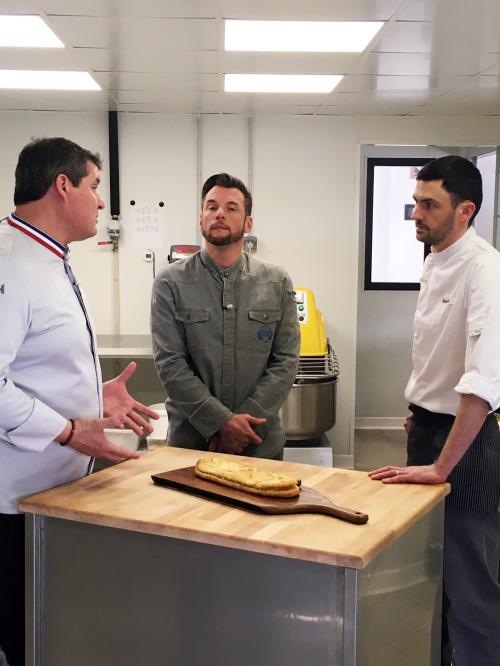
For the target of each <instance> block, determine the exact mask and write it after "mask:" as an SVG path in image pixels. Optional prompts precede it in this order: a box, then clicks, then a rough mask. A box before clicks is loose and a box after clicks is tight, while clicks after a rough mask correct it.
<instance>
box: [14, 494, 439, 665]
mask: <svg viewBox="0 0 500 666" xmlns="http://www.w3.org/2000/svg"><path fill="white" fill-rule="evenodd" d="M27 522H28V526H27V536H28V552H27V573H28V584H27V601H28V604H27V608H28V612H27V633H28V638H27V647H28V651H27V654H28V657H27V662H26V663H27V666H160V665H161V666H167V665H168V666H212V665H217V666H229V665H231V666H255V665H256V664H259V666H298V665H299V664H300V665H301V666H302V665H303V664H308V665H310V666H382V665H383V666H400V664H401V663H405V664H409V663H411V662H408V661H404V660H403V661H401V645H399V644H398V627H397V626H394V627H391V628H390V629H391V631H390V633H391V635H392V637H393V639H394V640H393V648H392V653H391V646H390V645H388V641H387V639H386V638H384V640H383V655H384V657H383V659H384V660H383V661H381V660H380V654H379V653H378V649H379V647H380V645H378V643H379V641H378V639H377V636H378V637H385V636H386V634H387V629H386V628H384V624H386V619H387V614H386V609H387V608H389V607H390V604H391V603H394V600H395V599H396V598H397V600H398V601H397V603H398V604H400V605H401V608H402V609H404V608H405V607H407V608H411V606H412V603H413V590H414V585H409V584H408V582H409V581H408V579H407V578H406V579H404V580H400V579H399V578H398V576H397V575H396V574H394V575H393V574H392V573H391V571H392V570H391V569H390V567H394V566H398V565H397V562H398V549H399V552H403V555H404V553H405V552H406V551H405V548H406V549H407V550H408V552H410V551H411V552H412V553H413V554H414V553H415V552H417V553H420V554H419V555H418V557H423V558H424V559H419V560H418V562H416V563H415V564H414V566H413V568H412V572H413V575H414V578H415V581H416V583H415V584H416V585H424V586H427V588H429V590H430V593H429V595H428V596H427V597H426V598H428V599H432V603H434V600H435V599H436V598H438V597H439V578H440V563H439V546H440V538H441V532H442V526H441V523H442V515H441V507H438V508H437V509H435V510H434V511H433V512H432V513H431V514H429V515H428V516H427V517H425V518H424V519H423V520H422V521H421V522H420V523H418V524H417V525H416V526H415V527H414V528H412V529H411V530H409V531H408V532H407V533H406V534H405V535H404V536H403V537H402V539H400V540H399V541H398V542H396V543H395V544H394V545H393V546H392V547H390V548H389V549H388V550H387V551H385V552H384V553H383V554H381V555H380V556H379V557H378V558H377V559H376V560H375V561H374V562H373V563H372V564H371V565H370V566H368V567H367V568H366V569H364V570H360V571H356V570H354V569H348V568H342V567H333V566H327V565H323V564H316V563H311V562H305V561H301V560H295V559H289V558H284V557H273V556H270V555H262V554H258V553H251V552H247V551H243V550H236V549H230V548H221V547H217V546H212V545H206V544H201V543H195V542H188V541H182V540H177V539H171V538H166V537H159V536H154V535H149V534H141V533H138V532H129V531H124V530H117V529H113V528H105V527H97V526H93V525H88V524H83V523H76V522H71V521H65V520H59V519H54V518H39V517H31V518H30V520H28V521H27ZM325 523H326V521H325ZM326 524H327V523H326ZM360 529H362V527H361V528H360ZM412 535H413V536H412ZM423 536H425V544H424V543H421V542H422V537H423ZM429 536H431V537H432V538H431V540H429V538H428V537H429ZM412 539H413V541H412ZM417 541H418V542H419V543H420V546H419V545H418V544H417ZM429 543H432V544H433V549H431V550H429ZM405 544H406V545H405ZM401 549H402V551H401ZM436 553H437V555H436ZM428 556H429V557H428ZM391 558H392V559H391ZM385 563H388V566H389V569H387V567H386V566H385ZM410 582H411V581H410ZM375 601H376V602H377V603H376V604H375V611H374V610H373V604H374V602H375ZM378 603H380V605H377V604H378ZM387 604H389V606H388V605H387ZM405 604H406V606H405ZM377 608H378V609H379V611H378V612H377ZM398 612H401V611H398ZM431 620H432V607H431V606H430V605H429V607H428V608H423V615H422V627H421V628H419V627H415V630H416V631H419V630H420V629H421V632H422V637H421V643H422V644H421V645H420V653H419V654H418V655H417V657H418V658H425V659H427V661H417V662H415V663H416V664H419V665H420V666H422V665H424V664H427V663H429V664H432V665H434V664H437V663H438V661H436V647H435V646H434V647H433V646H432V642H431V638H430V632H429V631H427V629H428V627H429V626H430V625H431ZM389 642H390V641H389ZM432 652H434V655H432ZM391 654H393V658H394V661H391V659H392V657H391ZM356 655H358V656H356ZM422 655H424V657H421V656H422ZM396 659H398V660H396Z"/></svg>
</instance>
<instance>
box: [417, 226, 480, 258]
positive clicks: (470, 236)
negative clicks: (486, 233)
mask: <svg viewBox="0 0 500 666" xmlns="http://www.w3.org/2000/svg"><path fill="white" fill-rule="evenodd" d="M475 235H476V230H475V229H474V227H469V228H468V229H467V231H466V232H465V234H464V235H463V236H460V238H459V239H458V240H456V241H455V242H454V243H452V244H451V245H450V246H449V247H447V248H446V249H444V250H441V252H431V253H429V254H428V259H431V258H432V263H435V262H438V263H441V262H444V261H447V260H448V259H450V258H451V257H456V256H458V255H459V254H460V252H462V251H463V250H464V249H465V248H466V247H467V246H468V245H469V243H470V242H471V241H473V240H474V237H475Z"/></svg>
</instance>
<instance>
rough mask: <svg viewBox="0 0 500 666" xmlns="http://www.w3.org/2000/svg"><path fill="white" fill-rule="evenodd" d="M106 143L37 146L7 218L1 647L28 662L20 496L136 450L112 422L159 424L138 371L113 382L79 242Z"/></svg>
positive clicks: (96, 199) (22, 160)
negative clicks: (88, 296) (77, 267)
mask: <svg viewBox="0 0 500 666" xmlns="http://www.w3.org/2000/svg"><path fill="white" fill-rule="evenodd" d="M100 168H101V161H100V158H99V156H98V155H97V154H94V153H91V152H90V151H88V150H85V149H84V148H81V147H80V146H78V145H77V144H75V143H73V142H72V141H68V140H67V139H63V138H51V139H40V140H35V141H33V142H31V143H30V144H28V145H27V146H25V148H23V150H22V151H21V153H20V155H19V161H18V164H17V168H16V186H15V194H14V202H15V206H16V208H15V211H14V212H13V213H12V214H11V215H9V217H8V218H6V219H5V220H3V221H2V222H1V223H0V322H1V324H2V327H1V335H0V599H1V603H0V648H1V649H3V651H4V652H5V653H6V657H7V660H8V662H9V664H10V666H24V521H23V518H24V517H23V516H22V515H21V514H19V513H18V509H17V503H18V500H19V499H20V498H21V497H23V496H25V495H30V494H33V493H35V492H39V491H43V490H46V489H48V488H51V487H53V486H57V485H60V484H62V483H66V482H68V481H72V480H73V479H76V478H78V477H81V476H83V475H85V474H87V473H88V472H89V470H90V468H91V465H92V460H93V458H94V457H102V458H107V459H109V460H111V461H114V462H119V461H122V460H125V459H127V458H137V457H138V456H137V454H136V453H132V452H131V451H128V450H127V449H124V448H122V447H120V446H116V445H114V444H113V443H112V442H111V441H110V440H109V439H108V438H107V437H106V435H105V434H104V429H105V428H116V427H118V428H131V429H133V430H134V431H135V432H136V433H138V434H141V433H142V432H143V429H145V430H146V431H148V432H150V431H151V430H152V428H151V427H150V425H149V424H148V423H147V422H146V421H145V419H144V418H143V417H142V416H141V413H142V414H144V415H147V416H151V417H153V418H157V415H156V414H155V413H154V412H152V411H151V410H150V409H148V408H147V407H145V406H144V405H142V404H140V403H138V402H136V401H135V400H134V399H133V398H132V397H131V396H130V395H129V394H128V392H127V389H126V382H127V380H128V378H129V377H130V376H131V375H132V374H133V372H134V371H135V364H134V363H131V364H130V365H129V366H128V367H127V368H126V369H125V370H124V371H123V373H122V374H121V375H119V376H118V377H116V378H115V379H113V380H111V381H109V382H106V383H105V384H104V385H103V384H102V382H101V371H100V366H99V360H98V358H97V352H96V341H95V335H94V331H93V326H92V320H91V318H90V315H89V312H88V309H87V306H86V303H85V298H84V296H83V294H82V292H81V290H80V288H79V286H78V283H77V282H76V280H75V278H74V276H73V273H72V272H71V268H70V266H69V263H68V258H69V248H68V245H69V244H70V243H72V242H74V241H80V240H85V239H87V238H90V237H92V236H94V235H95V234H96V232H97V228H96V225H97V218H98V214H99V211H100V210H102V209H103V208H104V202H103V200H102V199H101V196H100V194H99V192H98V186H99V180H100V176H99V171H100Z"/></svg>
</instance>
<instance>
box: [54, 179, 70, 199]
mask: <svg viewBox="0 0 500 666" xmlns="http://www.w3.org/2000/svg"><path fill="white" fill-rule="evenodd" d="M69 184H70V180H69V178H68V176H66V174H64V173H59V174H58V175H57V176H56V179H55V181H54V188H55V190H56V192H57V194H59V195H60V196H64V197H65V196H66V194H67V192H68V186H69Z"/></svg>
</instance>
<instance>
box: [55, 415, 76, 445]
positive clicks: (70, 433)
mask: <svg viewBox="0 0 500 666" xmlns="http://www.w3.org/2000/svg"><path fill="white" fill-rule="evenodd" d="M68 421H69V422H70V423H71V430H70V431H69V435H68V436H67V438H66V439H65V440H64V442H59V444H60V445H61V446H67V445H68V444H69V443H70V442H71V440H72V439H73V435H74V434H75V427H76V424H75V419H68Z"/></svg>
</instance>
